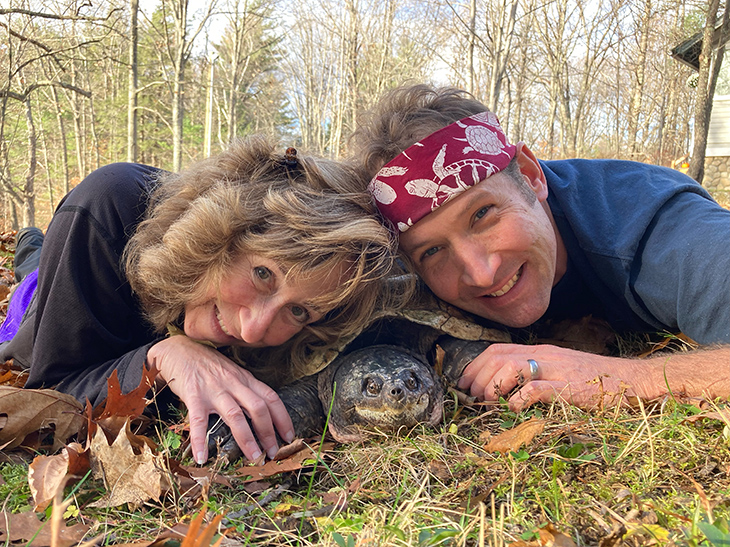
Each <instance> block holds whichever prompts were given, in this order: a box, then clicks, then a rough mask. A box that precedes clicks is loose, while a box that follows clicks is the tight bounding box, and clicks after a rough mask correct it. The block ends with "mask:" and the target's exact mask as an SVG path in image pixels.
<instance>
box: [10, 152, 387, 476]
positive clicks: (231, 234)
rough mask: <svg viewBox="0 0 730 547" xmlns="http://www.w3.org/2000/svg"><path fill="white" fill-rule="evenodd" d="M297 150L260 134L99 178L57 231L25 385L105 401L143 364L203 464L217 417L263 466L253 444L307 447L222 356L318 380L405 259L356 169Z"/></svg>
mask: <svg viewBox="0 0 730 547" xmlns="http://www.w3.org/2000/svg"><path fill="white" fill-rule="evenodd" d="M295 154H296V152H295V151H294V152H293V153H292V152H291V151H288V153H287V154H286V155H284V154H280V153H277V152H275V149H274V147H273V146H272V144H271V143H269V142H267V141H266V140H265V139H263V138H253V139H249V140H247V141H241V142H238V143H236V144H234V145H233V146H232V147H231V148H230V149H229V150H228V151H226V152H224V153H222V154H220V155H219V156H217V157H214V158H210V159H207V160H204V161H202V162H199V163H198V164H195V165H193V166H192V167H190V168H188V169H186V170H184V171H182V172H180V173H176V174H171V173H163V172H161V171H159V170H157V169H155V168H152V167H147V166H143V165H138V164H112V165H110V166H106V167H103V168H101V169H99V170H97V171H95V172H94V173H92V174H91V175H89V176H88V177H87V178H86V179H85V180H84V181H82V182H81V183H80V184H79V185H78V186H77V187H76V188H75V189H74V190H73V191H71V192H70V193H69V194H68V195H67V196H66V197H65V198H64V200H63V201H62V202H61V204H60V205H59V207H58V209H57V211H56V213H55V215H54V217H53V220H52V221H51V224H50V226H49V228H48V231H47V234H46V238H45V241H44V242H43V246H42V253H41V257H40V266H39V270H38V289H37V291H36V292H35V296H34V297H33V302H32V303H31V305H30V307H29V308H28V311H27V312H26V314H25V316H24V317H23V322H22V323H21V326H20V329H19V330H18V332H17V334H16V335H15V337H14V338H13V339H12V340H11V341H10V342H8V343H7V344H5V345H4V347H2V352H0V356H2V357H4V358H6V359H7V358H10V357H13V358H15V361H16V362H17V363H19V364H21V365H23V366H25V367H27V368H29V369H30V377H29V380H28V382H27V384H26V387H28V388H40V387H54V388H55V389H58V390H61V391H64V392H67V393H70V394H72V395H74V396H75V397H76V398H78V399H79V400H84V399H85V398H88V399H89V400H90V401H91V402H92V403H93V404H96V403H98V402H100V401H101V400H103V398H104V397H105V396H106V379H107V378H108V377H109V375H110V374H111V372H112V371H113V370H116V371H117V374H118V376H119V380H120V383H121V386H122V390H123V391H129V390H131V389H133V388H134V387H136V386H137V385H138V384H139V382H140V379H141V374H142V369H143V367H144V365H145V363H146V364H147V366H149V367H150V368H152V369H154V370H156V371H157V379H158V382H161V383H164V384H166V385H167V386H169V388H170V389H171V390H172V392H174V393H175V394H176V395H177V397H179V399H180V400H182V402H183V403H185V405H186V406H187V408H188V415H189V420H190V441H191V447H192V453H193V456H194V458H195V460H196V461H197V462H198V463H203V462H205V460H206V459H207V446H206V442H205V436H206V429H207V423H208V417H209V415H210V414H218V415H220V416H221V417H222V418H223V420H224V421H225V422H226V424H227V425H228V426H229V427H230V429H231V431H232V433H233V436H234V438H235V440H236V442H237V443H238V445H239V446H240V448H241V449H242V451H243V453H244V455H245V456H246V457H247V458H249V459H256V458H258V457H259V456H260V454H261V451H260V448H259V445H258V443H257V442H256V438H258V440H259V442H260V443H261V446H262V447H263V449H264V450H265V451H266V452H267V453H268V455H269V456H272V455H273V454H274V453H275V452H276V449H277V442H276V433H277V432H278V434H279V435H280V436H281V437H282V438H283V439H284V440H286V441H290V440H291V439H292V438H293V435H294V433H293V428H292V424H291V420H290V418H289V416H288V414H287V412H286V410H285V409H284V406H283V404H282V403H281V401H280V400H279V398H278V396H277V395H276V393H275V392H274V390H273V389H272V388H271V387H270V386H269V385H267V384H265V383H263V381H262V380H261V379H258V378H256V377H254V375H253V374H252V373H251V371H250V370H249V368H247V367H246V366H240V365H239V364H237V363H236V362H234V361H233V360H232V359H231V358H230V355H231V352H230V351H218V350H217V349H216V348H226V347H232V348H235V349H236V350H238V352H239V353H240V354H241V355H243V358H244V360H245V361H246V362H252V361H254V360H256V361H258V362H264V363H266V364H268V365H272V362H275V363H279V364H278V366H276V365H274V366H269V367H268V370H266V369H261V370H260V371H258V372H257V375H259V376H261V377H262V378H264V379H265V380H267V381H269V382H271V383H272V384H276V383H281V382H284V381H288V380H291V379H293V378H295V377H297V376H301V375H302V374H305V373H310V372H313V371H307V370H305V369H304V368H303V367H304V363H305V361H306V359H307V358H308V357H311V355H312V354H313V352H318V351H324V350H325V349H326V348H327V347H328V345H330V344H332V343H333V342H335V341H336V340H337V339H338V338H339V337H340V336H347V335H349V334H350V333H351V332H354V331H356V330H357V329H358V328H359V327H360V326H361V325H362V324H363V323H364V322H366V321H367V320H368V319H369V317H370V314H371V312H372V310H373V308H374V307H375V305H376V303H377V302H381V303H383V302H384V299H387V297H388V295H387V294H386V289H385V284H384V283H383V282H382V281H383V278H384V276H385V274H386V273H387V272H388V270H389V269H390V267H391V265H392V260H393V254H394V243H393V240H392V237H391V236H390V235H389V233H388V232H387V230H386V229H385V228H383V227H382V225H381V224H380V222H378V220H377V218H376V217H375V215H374V213H373V210H372V208H371V205H370V202H369V199H368V198H367V196H364V195H360V194H351V193H347V192H346V191H345V188H346V186H347V185H348V184H350V182H351V178H352V177H354V176H356V175H355V173H354V171H352V170H351V169H350V168H349V167H347V166H346V165H343V164H336V163H334V162H331V161H327V160H324V159H314V158H299V159H297V158H296V155H295ZM338 190H339V191H338ZM166 333H167V335H166ZM169 333H180V334H173V335H170V334H169ZM200 342H205V343H200ZM282 344H286V345H285V347H283V348H282V351H280V352H279V353H278V354H277V353H274V352H270V351H269V352H268V353H267V350H265V349H260V348H266V347H269V346H279V345H282ZM274 359H280V360H279V361H273V360H274ZM244 414H245V415H248V417H249V418H250V420H251V423H252V425H253V429H254V430H255V432H256V437H254V435H253V433H252V431H251V429H250V428H249V426H248V424H247V421H246V419H245V416H244Z"/></svg>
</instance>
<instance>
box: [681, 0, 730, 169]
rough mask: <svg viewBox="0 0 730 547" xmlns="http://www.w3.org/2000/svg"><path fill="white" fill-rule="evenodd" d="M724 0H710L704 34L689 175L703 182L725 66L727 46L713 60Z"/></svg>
mask: <svg viewBox="0 0 730 547" xmlns="http://www.w3.org/2000/svg"><path fill="white" fill-rule="evenodd" d="M719 5H720V0H710V5H709V7H708V10H707V20H706V23H705V31H704V33H703V35H702V52H701V53H700V71H699V72H700V73H699V80H698V82H697V99H696V102H695V130H694V147H693V149H692V159H691V161H690V167H689V171H688V172H687V174H688V175H689V176H690V177H692V178H693V179H695V180H696V181H697V182H699V183H700V184H702V179H703V178H704V176H705V150H706V149H707V131H708V129H709V126H710V113H711V112H712V99H713V94H714V92H715V85H716V84H717V77H718V74H719V73H720V67H721V66H722V59H723V51H724V48H722V47H721V48H719V49H718V52H717V55H716V57H715V59H714V63H713V62H712V60H713V59H712V35H713V33H714V31H715V24H716V22H717V10H718V8H719ZM729 11H730V0H726V2H725V13H724V14H723V23H724V24H725V25H727V21H728V16H730V13H729Z"/></svg>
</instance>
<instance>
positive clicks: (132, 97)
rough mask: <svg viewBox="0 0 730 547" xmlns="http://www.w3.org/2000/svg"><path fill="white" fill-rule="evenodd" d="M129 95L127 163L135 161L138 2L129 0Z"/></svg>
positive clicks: (136, 148) (137, 0) (136, 149)
mask: <svg viewBox="0 0 730 547" xmlns="http://www.w3.org/2000/svg"><path fill="white" fill-rule="evenodd" d="M129 10H130V24H129V27H130V28H129V34H130V36H129V95H128V98H127V161H128V162H136V161H137V151H138V147H137V30H138V25H137V13H138V11H139V0H130V2H129Z"/></svg>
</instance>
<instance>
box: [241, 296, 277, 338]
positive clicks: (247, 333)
mask: <svg viewBox="0 0 730 547" xmlns="http://www.w3.org/2000/svg"><path fill="white" fill-rule="evenodd" d="M277 312H278V310H277V308H276V307H275V306H274V305H272V304H271V303H262V304H257V305H253V306H249V307H242V308H241V311H240V312H239V314H240V318H241V333H240V336H241V339H242V340H243V341H244V342H246V343H248V344H259V343H261V342H262V341H263V340H264V338H265V337H266V333H267V332H268V330H269V328H270V327H271V324H272V323H273V322H274V318H275V317H276V314H277Z"/></svg>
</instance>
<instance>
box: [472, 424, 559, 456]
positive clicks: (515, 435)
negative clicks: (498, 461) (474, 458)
mask: <svg viewBox="0 0 730 547" xmlns="http://www.w3.org/2000/svg"><path fill="white" fill-rule="evenodd" d="M544 428H545V420H538V419H536V418H530V419H529V420H527V421H526V422H523V423H521V424H520V425H518V426H516V427H513V428H512V429H509V430H507V431H504V432H502V433H500V434H499V435H495V436H494V437H492V439H491V440H490V441H489V443H488V444H487V445H486V446H485V447H484V450H486V451H487V452H499V453H501V454H506V453H507V452H517V451H518V450H519V449H520V447H521V446H522V445H528V444H530V443H531V442H532V439H534V438H535V435H538V434H539V433H542V430H543V429H544Z"/></svg>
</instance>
